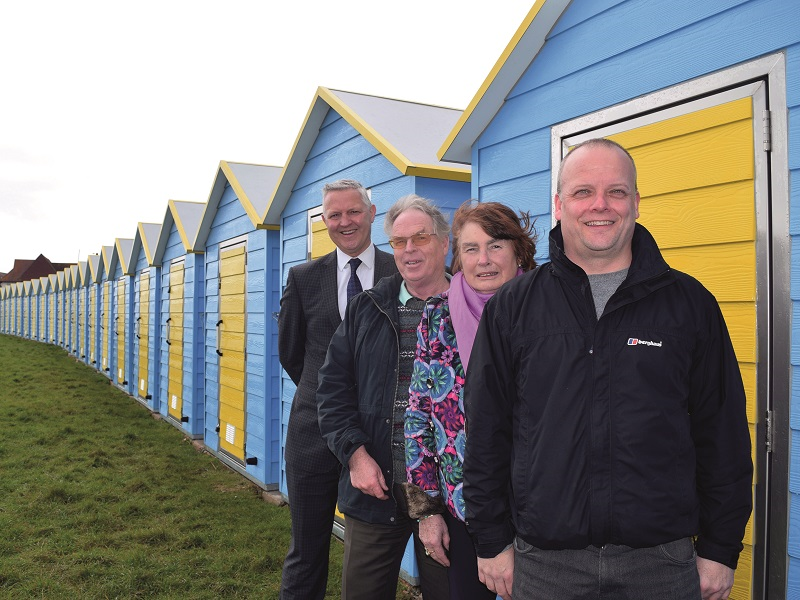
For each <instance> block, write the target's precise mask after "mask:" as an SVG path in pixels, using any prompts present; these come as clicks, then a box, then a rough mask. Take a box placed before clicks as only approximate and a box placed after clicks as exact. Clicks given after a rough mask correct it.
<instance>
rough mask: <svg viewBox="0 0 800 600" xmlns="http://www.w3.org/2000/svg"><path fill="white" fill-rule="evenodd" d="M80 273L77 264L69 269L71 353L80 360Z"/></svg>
mask: <svg viewBox="0 0 800 600" xmlns="http://www.w3.org/2000/svg"><path fill="white" fill-rule="evenodd" d="M79 272H80V267H79V266H78V265H77V264H74V265H72V266H70V268H69V277H68V289H69V302H70V306H69V321H70V330H69V352H70V354H72V355H74V356H76V357H78V358H80V356H79V352H80V350H79V346H80V337H79V336H80V323H79V319H80V307H81V299H80V292H79V290H80V282H79V277H78V275H79Z"/></svg>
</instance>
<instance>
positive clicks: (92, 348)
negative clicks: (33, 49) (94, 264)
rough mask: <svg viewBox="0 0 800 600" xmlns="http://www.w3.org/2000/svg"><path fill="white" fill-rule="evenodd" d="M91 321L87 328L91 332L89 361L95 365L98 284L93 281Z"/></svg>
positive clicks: (90, 297) (90, 308) (91, 285)
mask: <svg viewBox="0 0 800 600" xmlns="http://www.w3.org/2000/svg"><path fill="white" fill-rule="evenodd" d="M89 285H90V287H89V323H88V325H87V328H86V329H87V330H88V332H89V336H88V338H89V362H91V364H93V365H95V364H97V356H96V351H97V339H96V338H95V333H96V331H95V326H94V324H95V310H96V309H97V307H96V303H97V286H96V285H94V284H93V283H91V284H89Z"/></svg>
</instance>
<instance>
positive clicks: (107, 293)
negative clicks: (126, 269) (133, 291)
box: [100, 281, 111, 371]
mask: <svg viewBox="0 0 800 600" xmlns="http://www.w3.org/2000/svg"><path fill="white" fill-rule="evenodd" d="M100 327H102V328H103V338H102V343H101V345H100V356H102V357H103V358H102V361H103V362H102V363H101V366H102V368H103V371H108V369H109V366H108V355H109V353H110V352H111V347H110V346H109V344H108V339H109V334H110V332H111V282H110V281H106V282H105V283H104V284H103V312H102V313H101V314H100Z"/></svg>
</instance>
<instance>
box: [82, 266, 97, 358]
mask: <svg viewBox="0 0 800 600" xmlns="http://www.w3.org/2000/svg"><path fill="white" fill-rule="evenodd" d="M89 256H91V255H89ZM78 284H79V288H78V289H79V295H80V298H81V311H80V319H79V321H80V330H81V333H80V337H81V339H80V343H81V346H80V353H79V358H80V359H81V360H82V361H83V362H85V363H86V364H89V363H90V362H91V347H92V342H91V340H92V332H93V328H92V322H91V320H90V315H93V314H94V313H92V312H91V308H92V307H91V304H90V302H89V300H90V295H91V289H92V285H93V281H92V268H91V265H90V263H89V257H87V259H86V260H85V261H80V262H79V263H78Z"/></svg>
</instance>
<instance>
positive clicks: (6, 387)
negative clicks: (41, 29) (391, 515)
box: [0, 335, 414, 600]
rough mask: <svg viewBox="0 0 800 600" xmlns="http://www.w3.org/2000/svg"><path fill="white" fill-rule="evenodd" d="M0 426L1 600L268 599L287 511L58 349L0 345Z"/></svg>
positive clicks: (333, 590) (335, 589) (336, 575)
mask: <svg viewBox="0 0 800 600" xmlns="http://www.w3.org/2000/svg"><path fill="white" fill-rule="evenodd" d="M0 427H2V433H0V598H47V599H50V598H70V599H84V598H87V599H91V598H192V599H193V600H194V599H202V598H215V599H216V598H277V597H278V590H279V587H280V578H281V567H282V564H283V559H284V556H285V554H286V549H287V548H288V545H289V528H290V521H289V510H288V507H285V506H283V507H278V506H273V505H271V504H268V503H266V502H264V501H263V500H262V499H261V497H260V490H259V489H258V488H257V487H256V486H255V485H254V484H253V483H252V482H250V481H248V480H247V479H245V478H244V477H242V476H241V475H240V474H238V473H235V472H234V471H232V470H230V469H228V468H226V467H225V466H223V465H222V464H221V463H220V462H219V461H218V460H217V459H216V458H214V457H213V456H211V455H209V454H206V453H203V452H198V451H197V450H195V449H194V447H193V446H192V444H191V442H190V441H189V440H187V439H186V438H185V437H184V436H183V435H182V434H181V432H180V431H178V430H177V429H175V428H174V427H172V426H171V425H169V424H168V423H166V422H163V421H157V420H154V419H153V418H152V417H151V415H150V413H149V412H148V411H147V410H146V409H145V408H144V407H143V406H142V405H141V404H139V403H138V402H136V401H135V400H133V399H132V398H131V397H130V396H128V395H126V394H124V393H123V392H121V391H119V390H117V389H116V388H115V387H113V386H111V385H110V384H109V381H108V379H106V378H105V377H104V376H103V375H101V374H99V373H97V372H96V371H94V369H91V368H89V367H87V366H86V365H83V364H81V363H78V362H76V361H75V360H73V359H72V358H70V357H69V356H68V355H67V354H66V353H65V352H64V351H63V350H61V349H60V348H57V347H55V346H52V345H49V344H40V343H36V342H30V341H25V340H21V339H18V338H15V337H10V336H6V335H0ZM341 563H342V545H341V543H339V542H338V541H335V542H334V543H333V544H331V566H330V577H329V583H328V593H327V595H326V598H338V597H339V595H340V586H341V581H340V574H341ZM398 597H399V598H403V597H408V598H411V597H414V596H413V592H412V591H411V590H407V589H405V586H404V585H403V584H401V585H400V586H399V588H398Z"/></svg>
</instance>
